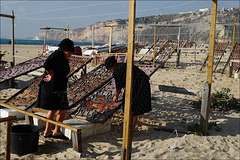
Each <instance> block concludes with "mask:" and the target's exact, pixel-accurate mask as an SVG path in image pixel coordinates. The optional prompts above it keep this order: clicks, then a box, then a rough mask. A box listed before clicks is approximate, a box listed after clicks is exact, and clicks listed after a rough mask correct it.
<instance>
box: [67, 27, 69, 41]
mask: <svg viewBox="0 0 240 160" xmlns="http://www.w3.org/2000/svg"><path fill="white" fill-rule="evenodd" d="M67 38H69V24H67Z"/></svg>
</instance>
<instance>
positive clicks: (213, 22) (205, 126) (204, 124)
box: [200, 0, 217, 135]
mask: <svg viewBox="0 0 240 160" xmlns="http://www.w3.org/2000/svg"><path fill="white" fill-rule="evenodd" d="M216 14H217V0H212V15H211V30H210V39H209V54H208V72H207V83H208V85H209V92H208V102H207V103H206V104H205V105H207V106H204V108H206V109H204V111H203V112H201V119H200V126H201V129H202V132H203V134H204V135H206V134H207V133H208V120H209V112H210V103H211V83H212V74H213V56H214V41H215V28H216ZM201 107H203V106H201ZM201 111H202V109H201ZM202 117H204V118H202Z"/></svg>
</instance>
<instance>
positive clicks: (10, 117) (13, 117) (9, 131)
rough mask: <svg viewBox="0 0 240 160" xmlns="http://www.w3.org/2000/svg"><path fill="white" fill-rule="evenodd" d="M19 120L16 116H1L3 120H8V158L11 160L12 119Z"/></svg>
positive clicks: (0, 120) (0, 119)
mask: <svg viewBox="0 0 240 160" xmlns="http://www.w3.org/2000/svg"><path fill="white" fill-rule="evenodd" d="M15 120H17V117H16V116H9V117H6V118H0V123H1V122H7V143H6V160H10V157H11V133H12V121H15Z"/></svg>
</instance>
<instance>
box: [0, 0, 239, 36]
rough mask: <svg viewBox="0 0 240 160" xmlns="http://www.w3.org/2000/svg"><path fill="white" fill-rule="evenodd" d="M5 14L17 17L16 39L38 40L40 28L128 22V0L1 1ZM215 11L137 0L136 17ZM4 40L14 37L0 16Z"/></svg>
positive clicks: (226, 0)
mask: <svg viewBox="0 0 240 160" xmlns="http://www.w3.org/2000/svg"><path fill="white" fill-rule="evenodd" d="M217 3H218V6H217V8H218V9H222V8H229V9H230V8H233V7H235V8H239V7H240V2H239V0H234V1H231V0H218V2H217ZM0 4H1V8H0V13H1V14H7V15H11V14H12V11H13V12H14V15H15V20H14V31H15V38H16V39H27V38H30V37H33V38H34V37H36V36H37V35H38V33H39V32H40V31H41V30H40V28H44V27H54V28H67V24H69V29H70V30H72V29H75V28H82V27H87V26H89V25H92V24H94V23H96V22H103V21H107V20H114V19H128V11H129V1H128V0H105V1H100V0H99V1H93V0H89V1H83V0H74V1H67V0H54V1H47V0H28V1H24V0H21V1H18V0H8V1H4V0H1V1H0ZM203 8H208V9H209V10H211V8H212V1H211V0H204V1H203V0H185V1H180V0H176V1H173V0H154V1H149V0H136V17H145V16H152V15H166V14H177V13H181V12H189V11H198V10H199V9H203ZM0 20H1V21H0V24H1V28H0V30H1V32H0V37H1V38H11V25H12V21H11V19H10V18H6V17H0Z"/></svg>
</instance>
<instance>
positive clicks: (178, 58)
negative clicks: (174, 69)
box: [176, 49, 181, 66]
mask: <svg viewBox="0 0 240 160" xmlns="http://www.w3.org/2000/svg"><path fill="white" fill-rule="evenodd" d="M180 55H181V50H180V49H178V50H177V61H176V66H179V64H180Z"/></svg>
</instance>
